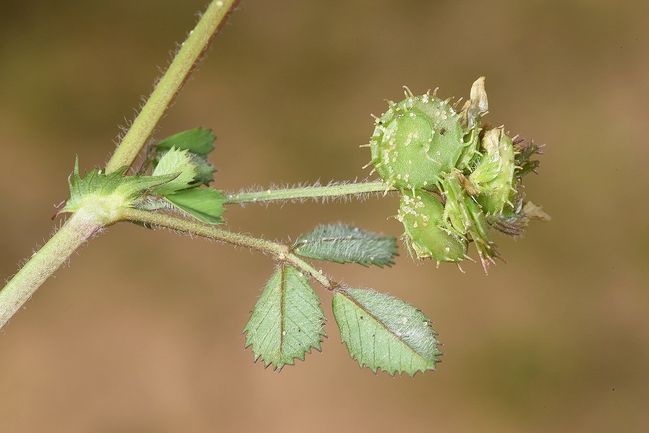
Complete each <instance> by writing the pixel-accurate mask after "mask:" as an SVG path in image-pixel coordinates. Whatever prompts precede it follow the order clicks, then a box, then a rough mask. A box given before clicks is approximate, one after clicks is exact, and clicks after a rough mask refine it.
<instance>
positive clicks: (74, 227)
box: [0, 208, 103, 329]
mask: <svg viewBox="0 0 649 433" xmlns="http://www.w3.org/2000/svg"><path fill="white" fill-rule="evenodd" d="M102 227H103V223H102V221H100V217H99V216H98V215H97V214H96V213H95V212H94V211H93V210H92V209H91V210H86V209H83V208H82V209H79V211H77V212H76V213H75V214H73V215H72V217H70V219H69V220H68V221H67V222H66V223H65V224H64V225H63V227H61V229H60V230H59V231H58V232H56V234H54V236H52V238H51V239H50V240H49V241H47V243H46V244H45V245H43V247H42V248H41V249H40V250H38V251H37V252H36V253H34V255H33V256H32V257H31V258H30V259H29V261H28V262H27V263H26V264H25V266H23V267H22V268H21V269H20V270H19V271H18V273H17V274H16V275H14V277H13V278H12V279H11V280H10V281H9V282H8V283H7V285H6V286H5V288H4V289H2V291H0V329H1V328H2V327H3V326H4V325H5V324H6V323H7V322H8V321H9V319H11V317H12V316H13V315H14V314H15V313H16V312H17V311H18V310H19V309H20V307H21V306H22V305H23V304H24V303H25V302H26V301H27V300H28V299H30V298H31V297H32V295H33V294H34V292H35V291H36V289H38V287H39V286H40V285H41V284H43V282H44V281H45V280H46V279H47V278H48V277H49V276H50V275H52V274H53V273H54V271H56V270H57V269H58V268H59V267H60V266H61V265H62V264H63V263H65V262H66V261H67V260H68V259H69V257H70V255H71V254H72V253H73V252H74V251H75V250H76V249H77V248H79V247H80V246H81V245H82V244H83V243H84V242H86V241H87V240H88V239H90V238H91V237H92V236H93V235H94V234H95V233H97V231H98V230H100V229H101V228H102Z"/></svg>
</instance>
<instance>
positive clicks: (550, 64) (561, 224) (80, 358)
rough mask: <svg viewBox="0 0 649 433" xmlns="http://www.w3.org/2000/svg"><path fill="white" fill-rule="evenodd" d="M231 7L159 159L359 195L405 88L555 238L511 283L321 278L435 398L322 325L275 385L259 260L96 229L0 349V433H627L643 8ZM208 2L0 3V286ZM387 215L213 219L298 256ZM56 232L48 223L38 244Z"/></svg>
mask: <svg viewBox="0 0 649 433" xmlns="http://www.w3.org/2000/svg"><path fill="white" fill-rule="evenodd" d="M631 3H632V2H617V1H607V0H600V1H583V0H582V1H576V0H575V1H558V0H556V1H527V2H520V1H513V0H503V1H498V2H471V1H452V2H451V1H434V2H433V1H430V2H426V1H414V0H410V1H403V0H402V1H399V2H384V1H361V0H350V1H347V2H322V1H274V2H269V1H260V0H243V1H242V2H241V4H240V6H239V8H238V10H237V12H236V13H235V14H234V15H233V16H232V18H231V20H230V22H229V23H228V25H227V26H226V27H225V28H224V29H223V31H222V33H221V34H220V35H219V36H218V37H217V39H216V41H215V44H214V46H213V48H212V50H211V51H210V54H209V57H208V59H207V60H206V61H205V62H204V63H203V64H202V65H201V67H200V68H199V70H198V72H197V73H196V74H195V75H194V77H193V78H192V80H191V81H190V82H189V83H188V84H187V85H186V87H185V89H184V92H183V93H182V94H181V96H180V97H179V98H178V99H177V101H176V103H175V105H174V106H173V107H172V109H171V111H170V113H169V114H168V116H167V117H166V118H165V119H164V121H163V122H162V124H161V126H160V130H159V132H158V133H157V135H156V136H157V137H158V138H163V137H165V136H168V135H171V134H174V133H176V132H179V131H182V130H185V129H189V128H193V127H196V126H203V127H209V128H212V129H213V131H214V132H215V134H216V135H217V136H218V140H217V148H216V151H215V152H214V154H213V157H212V161H213V162H214V164H215V165H216V166H218V167H219V172H218V173H217V181H216V183H215V187H217V188H221V189H225V190H237V189H239V188H246V187H250V186H254V185H257V186H262V187H267V186H269V185H271V184H272V183H276V184H283V183H287V184H294V183H297V182H314V181H317V180H321V181H323V182H328V181H329V180H337V181H342V180H352V179H355V178H359V179H362V178H364V177H365V176H367V174H368V170H362V169H361V167H362V166H363V165H364V164H365V163H366V162H367V161H368V160H369V152H368V150H367V149H359V148H358V145H360V144H363V143H366V142H367V141H368V139H369V137H370V135H371V133H372V130H373V124H372V122H373V121H372V118H371V117H370V113H374V114H377V115H379V114H381V113H382V112H383V111H385V108H386V105H385V103H384V102H383V99H387V98H389V99H395V100H399V99H400V98H401V96H402V88H401V86H402V85H408V86H409V87H410V88H411V89H412V90H413V92H415V93H423V92H425V91H426V90H427V89H428V88H434V87H437V86H439V87H440V90H439V95H440V96H443V97H450V96H457V97H459V96H464V97H467V96H468V92H469V89H470V86H471V83H472V82H473V81H474V80H475V79H476V78H478V77H479V76H481V75H485V76H486V77H487V92H488V94H489V103H490V109H491V110H490V111H491V113H490V114H489V115H488V116H487V118H486V120H488V121H490V122H492V123H494V124H496V125H499V124H503V123H504V124H505V125H506V127H507V129H509V130H511V131H512V132H513V133H520V134H522V135H523V136H525V137H527V138H534V139H535V141H537V142H543V143H547V147H546V154H545V155H544V156H542V157H541V160H542V165H541V168H540V175H539V176H534V175H531V176H529V177H528V178H527V179H526V185H527V190H526V191H527V194H528V197H529V198H530V199H531V200H533V201H534V202H535V203H537V204H540V205H542V206H543V207H544V210H546V211H547V212H549V213H550V214H551V215H552V216H553V221H552V222H551V223H535V224H533V225H532V226H531V227H530V229H529V231H528V234H527V235H526V236H525V237H524V238H523V239H521V240H518V241H512V240H510V239H508V238H505V237H497V239H496V240H497V242H498V244H499V245H500V247H501V251H502V253H503V255H504V257H505V258H506V260H507V264H499V265H498V266H496V267H492V268H491V270H490V274H489V276H488V277H486V276H485V275H483V273H482V271H481V268H480V266H479V265H478V264H470V263H466V264H464V265H463V268H464V269H465V271H466V273H464V274H463V273H460V272H459V271H458V270H457V268H456V267H455V266H454V265H450V264H446V265H441V266H440V267H439V269H436V267H435V265H434V263H424V264H416V263H413V262H412V260H411V259H410V258H409V257H407V255H406V253H405V252H404V250H403V248H402V249H401V251H402V255H401V256H400V257H399V259H398V262H397V266H395V267H392V268H386V269H364V268H362V267H360V266H352V265H346V266H341V265H338V266H333V265H332V266H325V270H326V271H327V272H329V273H331V274H332V275H334V276H335V278H336V279H338V280H343V282H344V283H346V284H348V285H352V286H363V287H372V288H375V289H377V290H379V291H382V292H388V293H391V294H393V295H395V296H398V297H401V298H403V299H404V300H407V301H408V302H411V303H413V304H414V305H416V306H418V307H419V308H421V309H422V310H423V311H424V312H425V313H426V314H427V315H428V316H430V317H431V318H433V320H434V321H435V328H436V329H437V330H438V331H439V333H440V339H441V340H442V342H443V343H444V346H443V348H442V349H443V351H444V353H445V355H444V357H443V362H442V363H441V364H438V370H437V372H428V373H426V374H425V375H421V374H418V375H417V376H416V377H415V378H414V379H410V378H409V377H397V378H391V377H390V376H388V375H387V374H386V373H381V374H379V375H374V374H373V373H372V372H371V371H369V370H360V369H359V368H358V365H357V364H356V362H355V361H353V360H351V359H350V358H349V356H348V354H347V352H346V349H345V347H344V345H342V344H341V343H340V336H339V334H338V330H337V328H336V326H335V324H334V322H333V318H332V316H331V313H330V302H331V296H330V295H329V294H328V293H326V292H324V291H323V290H321V289H320V288H317V290H318V292H319V293H320V294H321V295H322V299H323V306H324V308H325V312H326V313H327V314H328V316H329V318H330V322H329V323H328V325H327V327H326V329H327V332H328V334H329V338H328V339H327V340H326V341H325V342H324V344H323V353H318V352H315V353H314V354H311V355H308V356H307V359H306V362H304V363H303V362H299V361H298V362H297V365H296V366H294V367H286V368H285V369H284V370H283V371H282V372H281V373H279V374H277V373H274V372H273V371H271V370H270V369H269V370H265V369H264V368H263V365H261V364H259V363H258V364H253V362H252V358H253V357H252V354H251V352H250V351H249V350H244V349H243V345H244V336H242V335H241V330H242V329H243V327H244V324H245V323H246V321H247V319H248V314H249V311H250V309H251V308H252V306H253V305H254V303H255V301H256V299H257V297H258V295H259V293H260V290H261V288H262V287H263V285H264V283H265V281H266V280H267V278H268V277H269V276H270V273H271V272H272V270H273V266H274V264H273V262H272V260H270V259H269V258H267V257H264V256H262V255H261V254H257V253H249V252H248V251H244V250H240V249H233V248H232V247H230V246H227V245H220V244H216V243H211V242H205V241H203V240H191V239H189V238H186V237H180V236H177V235H175V234H173V233H169V232H167V231H148V230H145V229H142V228H139V227H136V226H132V225H129V224H118V225H116V226H114V227H111V228H110V229H108V230H107V232H108V233H106V234H103V235H101V236H99V237H97V238H96V239H94V240H93V241H92V242H90V243H89V245H87V246H86V247H84V248H83V249H82V250H81V251H80V254H78V255H75V256H74V257H73V258H72V260H71V268H65V269H62V270H61V271H59V272H58V273H57V274H56V277H55V278H53V279H50V280H49V281H47V282H46V284H45V285H43V287H41V288H40V289H39V291H37V292H36V294H35V296H34V298H33V300H32V301H31V302H29V303H28V304H27V305H26V309H23V310H22V311H20V312H19V313H18V314H17V315H16V316H15V317H14V318H13V319H12V320H11V322H10V323H9V325H7V326H6V327H5V329H4V330H3V331H2V332H1V333H0V431H2V432H44V431H47V432H100V433H104V432H214V431H252V430H253V429H254V430H256V431H265V432H303V431H309V432H332V431H340V432H369V431H372V432H395V431H412V432H429V431H440V432H442V431H444V432H500V433H502V432H547V431H557V432H563V431H570V432H611V431H624V432H644V431H649V368H648V367H649V344H648V343H649V317H648V313H649V290H648V284H647V279H648V278H649V270H648V268H649V266H648V265H647V259H648V258H649V248H648V246H649V229H648V228H647V222H646V220H647V214H648V211H649V206H648V205H647V192H648V188H647V186H648V185H649V175H648V174H647V166H648V162H649V161H648V160H649V151H648V147H647V143H646V137H647V130H646V127H647V124H648V120H649V106H648V104H647V101H648V100H649V86H648V85H647V81H648V79H649V78H648V77H649V56H648V55H647V54H648V52H649V31H648V30H647V29H648V28H649V4H648V2H646V1H640V2H633V7H631ZM204 6H205V1H204V0H185V1H178V0H174V1H171V0H166V1H161V0H157V1H149V0H140V1H125V0H117V1H112V2H87V1H80V0H59V1H57V2H45V1H32V2H22V1H17V0H13V1H9V0H3V1H1V2H0V8H1V10H2V12H0V149H1V151H2V156H1V157H0V176H1V178H0V202H1V203H2V212H0V240H1V242H0V259H1V260H0V270H1V272H0V274H1V275H2V277H3V278H6V277H9V276H10V275H12V274H13V273H14V272H16V269H17V267H18V263H19V262H20V261H21V260H23V259H25V258H26V257H29V255H30V254H31V253H32V250H33V249H34V248H35V247H36V246H37V245H40V244H42V243H43V242H44V240H45V239H47V238H48V237H49V235H50V233H51V232H52V230H53V223H52V222H51V221H50V216H51V215H52V214H53V213H54V208H53V206H52V205H53V204H56V203H58V202H60V201H61V200H64V199H66V198H67V197H68V189H67V188H68V187H67V183H66V178H67V176H68V174H69V173H70V172H71V170H72V167H73V163H74V158H75V156H77V155H78V156H79V159H80V163H81V167H82V169H83V170H91V169H92V168H94V167H99V166H103V164H104V163H105V162H106V161H107V158H108V155H109V154H110V153H111V151H112V150H113V148H114V142H115V138H116V137H117V135H118V133H119V128H118V125H125V124H126V122H127V121H128V120H130V119H132V118H133V116H134V113H135V111H134V110H135V109H136V108H137V107H138V106H139V104H140V101H141V99H140V98H141V95H146V94H148V93H149V91H150V89H151V87H152V82H153V80H154V78H155V77H157V76H158V75H159V70H160V69H159V68H160V67H164V66H166V65H167V64H168V61H169V59H170V52H171V51H172V50H173V49H174V44H175V43H176V42H180V41H182V40H183V39H184V37H185V34H186V32H187V31H189V30H190V29H191V28H192V26H193V24H194V22H195V20H196V15H195V14H196V12H197V11H199V10H203V9H204ZM396 205H397V200H396V198H395V197H390V198H387V199H384V200H377V199H371V200H369V201H366V202H364V203H358V202H353V203H349V204H341V203H334V204H329V205H320V204H287V205H284V206H283V207H280V206H278V205H272V206H269V207H268V208H266V207H264V206H247V207H246V208H245V209H241V208H236V207H232V208H230V209H229V210H228V212H227V213H226V217H227V219H228V227H229V228H230V229H232V230H236V231H243V232H249V233H252V234H255V235H262V234H263V235H264V236H265V237H267V238H271V239H287V238H292V239H294V238H295V237H297V236H298V235H300V234H302V233H304V232H306V231H308V230H310V229H311V228H313V227H314V226H315V225H317V224H319V223H331V222H337V221H342V222H346V223H353V224H356V225H358V226H361V227H363V228H366V229H368V230H373V231H378V232H383V233H389V234H392V235H395V236H397V235H399V234H400V233H401V228H400V226H399V224H398V223H397V222H396V221H395V220H393V219H388V218H387V217H389V216H391V215H394V214H395V213H396ZM55 224H56V225H58V224H60V221H57V222H56V223H55Z"/></svg>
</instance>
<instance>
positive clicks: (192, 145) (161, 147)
mask: <svg viewBox="0 0 649 433" xmlns="http://www.w3.org/2000/svg"><path fill="white" fill-rule="evenodd" d="M214 140H216V137H215V136H214V135H212V131H210V130H209V129H203V128H195V129H190V130H189V131H184V132H181V133H179V134H176V135H172V136H171V137H168V138H165V139H164V140H162V141H161V142H160V143H158V145H157V146H156V147H157V150H158V151H167V150H170V149H171V148H172V147H175V148H176V149H180V150H189V151H190V152H192V153H195V154H197V155H201V156H206V155H207V154H208V153H210V152H211V151H212V150H214Z"/></svg>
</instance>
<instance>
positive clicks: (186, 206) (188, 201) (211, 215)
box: [165, 188, 227, 224]
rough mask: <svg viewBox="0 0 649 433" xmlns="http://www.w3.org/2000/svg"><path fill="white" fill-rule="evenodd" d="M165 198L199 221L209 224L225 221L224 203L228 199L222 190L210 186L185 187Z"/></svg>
mask: <svg viewBox="0 0 649 433" xmlns="http://www.w3.org/2000/svg"><path fill="white" fill-rule="evenodd" d="M165 199H166V200H167V201H169V202H170V203H171V204H173V205H174V206H176V207H177V208H178V209H180V210H182V211H183V212H186V213H188V214H190V215H191V216H193V217H194V218H196V219H197V220H199V221H203V222H205V223H209V224H222V223H223V221H224V220H223V218H221V214H222V213H223V212H225V208H224V207H223V203H225V201H226V200H227V199H226V198H225V197H223V195H222V194H221V191H217V190H214V189H210V188H192V189H184V190H182V191H178V192H175V193H173V194H167V195H165Z"/></svg>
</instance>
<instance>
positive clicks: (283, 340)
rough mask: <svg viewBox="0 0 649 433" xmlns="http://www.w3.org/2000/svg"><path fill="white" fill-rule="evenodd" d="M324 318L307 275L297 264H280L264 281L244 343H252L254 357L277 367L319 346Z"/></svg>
mask: <svg viewBox="0 0 649 433" xmlns="http://www.w3.org/2000/svg"><path fill="white" fill-rule="evenodd" d="M324 321H325V318H324V313H323V312H322V309H321V308H320V300H319V299H318V296H317V295H316V294H315V292H314V291H313V289H312V288H311V286H310V285H309V279H308V277H307V276H306V275H304V274H302V273H301V272H300V271H299V270H298V269H297V268H295V267H293V266H289V265H281V266H280V267H279V268H278V269H277V270H276V271H275V273H274V274H273V276H272V277H271V278H270V280H268V283H266V288H265V289H264V291H263V293H262V294H261V297H260V298H259V300H258V301H257V304H256V305H255V308H254V309H253V310H252V315H251V316H250V320H248V323H247V324H246V327H245V329H244V332H247V334H246V347H248V346H252V351H253V353H254V355H255V361H257V359H259V358H261V359H262V360H263V361H264V366H266V367H268V366H269V365H271V364H272V366H273V367H274V368H275V369H276V370H281V368H282V367H283V366H284V365H286V364H290V365H293V364H294V363H295V358H299V359H301V360H302V361H304V356H305V355H306V353H307V352H309V353H310V352H311V348H315V349H316V350H320V343H321V342H322V337H323V336H326V334H325V332H324V329H323V328H322V326H323V324H324Z"/></svg>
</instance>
